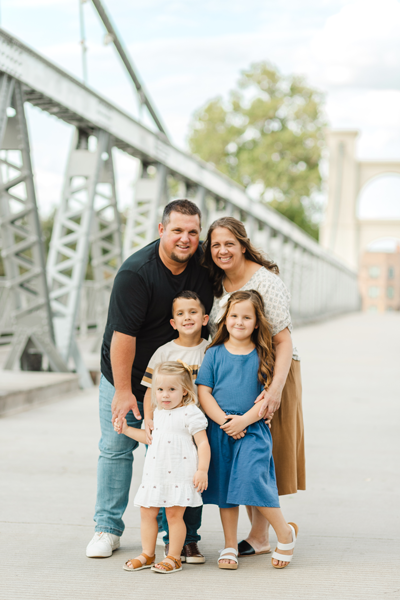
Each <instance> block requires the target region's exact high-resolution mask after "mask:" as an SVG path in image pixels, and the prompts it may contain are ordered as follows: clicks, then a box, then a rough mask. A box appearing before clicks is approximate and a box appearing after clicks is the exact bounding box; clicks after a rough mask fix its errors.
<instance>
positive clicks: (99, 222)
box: [47, 129, 122, 387]
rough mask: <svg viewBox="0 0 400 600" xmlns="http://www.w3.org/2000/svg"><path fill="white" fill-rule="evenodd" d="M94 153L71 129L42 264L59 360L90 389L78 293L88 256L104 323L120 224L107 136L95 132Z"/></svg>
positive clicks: (81, 135)
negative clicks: (81, 346)
mask: <svg viewBox="0 0 400 600" xmlns="http://www.w3.org/2000/svg"><path fill="white" fill-rule="evenodd" d="M96 138H97V144H96V149H95V151H91V150H90V149H89V135H88V133H87V132H85V131H82V130H78V129H77V130H76V131H75V133H74V137H73V142H72V147H71V151H70V154H69V159H68V164H67V169H66V173H65V182H64V189H63V194H62V200H61V204H60V207H59V209H58V211H57V214H56V217H55V221H54V228H53V233H52V238H51V243H50V252H49V258H48V264H47V273H48V282H49V289H50V300H51V305H52V308H53V312H54V328H55V336H56V341H57V347H58V348H59V350H60V352H61V354H62V356H63V358H64V360H65V361H67V362H69V361H70V360H71V359H72V360H73V362H74V363H75V368H76V371H77V372H78V373H79V376H80V382H81V385H82V386H83V387H89V386H91V385H92V381H91V378H90V375H89V373H88V371H87V369H86V367H85V364H84V361H83V359H82V356H81V354H80V351H79V349H78V345H77V343H76V339H75V328H76V321H77V315H78V310H79V301H80V293H81V289H82V285H83V281H84V280H85V276H86V271H87V267H88V263H89V252H90V251H91V254H92V263H91V265H92V268H93V276H94V282H95V284H94V285H95V287H96V289H97V291H99V292H101V293H100V298H101V301H100V305H99V306H97V307H96V308H95V310H98V311H99V320H98V323H99V325H100V324H101V323H103V324H104V322H105V314H106V310H107V301H108V296H109V293H110V290H111V286H112V282H113V279H114V276H115V274H116V272H117V270H118V268H119V267H120V265H121V259H122V245H121V226H120V221H119V214H118V210H117V199H116V191H115V179H114V169H113V163H112V140H111V136H110V135H109V134H108V133H106V132H104V131H101V130H99V131H97V132H96Z"/></svg>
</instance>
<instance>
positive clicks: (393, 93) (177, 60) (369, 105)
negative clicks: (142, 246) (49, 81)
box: [0, 0, 400, 218]
mask: <svg viewBox="0 0 400 600" xmlns="http://www.w3.org/2000/svg"><path fill="white" fill-rule="evenodd" d="M104 3H105V5H106V8H107V9H108V12H109V13H110V15H111V17H112V20H113V22H114V24H115V26H116V28H117V30H118V31H119V33H120V34H121V36H122V39H123V40H124V43H125V45H126V47H127V48H128V51H129V54H130V56H131V57H132V59H133V62H134V65H135V67H136V68H137V71H138V73H139V75H140V77H141V79H142V80H143V81H144V83H145V86H146V88H147V90H148V92H149V93H150V96H151V98H152V100H153V102H154V104H155V106H156V107H157V110H158V112H159V114H160V115H161V117H162V120H163V122H164V123H165V125H166V128H167V131H168V132H169V134H170V137H171V139H172V140H173V142H174V143H175V144H176V145H178V146H179V147H181V148H183V149H187V132H188V125H189V122H190V119H191V117H192V115H193V113H194V111H195V110H196V109H198V108H199V107H200V106H202V105H203V104H205V103H206V102H207V101H208V100H210V99H211V98H215V97H217V96H222V97H226V96H227V94H228V92H229V90H230V89H232V88H233V87H234V86H235V83H236V81H237V79H238V77H239V74H240V71H241V70H242V69H245V68H247V67H248V66H249V65H250V64H251V63H252V62H256V61H261V60H268V61H270V62H271V63H273V64H274V65H275V66H276V67H278V68H279V70H280V71H281V72H282V73H284V74H291V73H296V74H301V75H304V76H305V77H306V80H307V82H308V83H309V84H310V85H312V86H314V87H316V88H317V89H318V90H320V91H322V92H323V93H324V95H325V110H326V116H327V120H328V123H329V125H330V127H331V128H333V129H352V130H358V131H359V132H360V135H359V138H358V157H359V158H360V159H367V160H371V159H372V160H373V159H378V160H400V35H399V31H400V1H399V0H379V2H377V1H376V0H302V2H299V1H298V0H246V1H245V0H240V1H239V0H212V1H211V0H202V1H201V2H200V1H199V0H181V1H179V0H176V1H174V0H146V2H143V0H140V1H139V0H113V1H112V2H111V0H105V2H104ZM83 12H84V21H85V28H86V37H87V46H88V52H87V64H88V83H89V85H90V86H91V87H93V88H94V89H95V90H97V91H98V92H100V93H101V94H103V95H104V96H106V97H108V98H109V99H111V100H113V101H114V102H115V103H116V104H117V105H119V106H121V107H122V108H124V109H125V110H127V111H128V112H131V113H132V114H133V115H137V114H138V113H137V101H136V97H135V94H134V92H133V89H132V85H131V83H130V81H129V79H128V77H127V75H126V74H125V72H124V70H123V68H122V66H121V64H120V61H119V59H118V57H117V55H116V52H115V50H114V48H113V47H112V45H104V43H103V38H104V29H103V26H102V24H101V22H100V20H99V18H98V16H97V13H96V11H95V9H94V7H93V6H92V4H91V2H90V0H89V1H88V2H86V3H84V4H83ZM0 21H1V27H3V28H4V29H5V30H7V31H9V32H10V33H12V34H14V35H15V36H16V37H18V38H20V39H21V40H22V41H23V42H24V43H26V44H28V45H30V46H31V47H33V48H34V49H35V50H36V51H38V52H40V53H42V54H44V55H45V56H46V57H48V58H49V59H50V60H52V61H54V62H56V63H57V64H58V65H60V66H61V67H63V68H65V69H66V70H68V71H69V72H70V73H72V74H73V75H75V76H76V77H79V78H82V61H81V46H80V44H79V40H80V30H79V0H0ZM27 116H28V120H29V128H30V134H31V144H32V147H33V154H34V169H35V174H36V186H37V195H38V202H39V206H40V209H41V211H42V213H43V214H46V213H48V212H49V210H50V209H51V207H52V206H55V205H56V204H57V202H58V198H59V197H60V193H61V186H62V179H63V171H64V167H65V164H66V157H67V153H68V147H69V141H70V137H71V133H72V132H71V128H70V127H69V126H67V125H65V124H63V123H60V122H59V121H57V120H56V119H55V118H54V117H49V116H47V115H45V114H43V113H41V112H40V111H39V110H38V109H34V108H32V107H28V108H27ZM115 162H116V171H117V177H118V193H119V199H120V205H121V207H122V208H124V207H126V206H127V205H128V204H129V202H130V201H131V198H132V185H133V180H134V175H135V165H134V164H133V161H132V160H131V159H129V158H128V157H126V156H124V155H122V154H119V153H117V154H116V156H115ZM377 184H378V188H376V186H377ZM382 185H383V186H384V188H383V187H382ZM374 186H375V187H374ZM379 186H381V187H379ZM371 190H372V191H371ZM364 196H365V198H364ZM377 197H378V198H380V201H379V202H377V201H376V198H377ZM359 210H360V216H363V217H366V218H368V217H369V218H371V217H374V216H378V215H380V216H382V217H397V218H400V178H391V180H390V181H389V180H387V181H386V182H383V183H382V182H373V183H372V184H371V186H370V189H369V190H368V189H366V190H365V193H364V194H363V199H362V202H361V204H360V209H359Z"/></svg>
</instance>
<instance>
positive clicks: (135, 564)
mask: <svg viewBox="0 0 400 600" xmlns="http://www.w3.org/2000/svg"><path fill="white" fill-rule="evenodd" d="M139 556H144V558H145V559H146V562H145V563H144V564H143V563H142V562H141V561H140V560H139V559H138V558H131V559H130V560H127V561H126V563H125V564H124V566H123V567H122V568H123V569H124V571H141V570H142V569H150V568H151V567H152V566H153V565H154V559H155V557H156V555H154V556H147V554H145V553H144V552H142V553H141V554H139ZM128 562H130V563H131V565H132V566H131V567H128Z"/></svg>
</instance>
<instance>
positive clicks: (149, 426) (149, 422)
mask: <svg viewBox="0 0 400 600" xmlns="http://www.w3.org/2000/svg"><path fill="white" fill-rule="evenodd" d="M153 429H154V421H153V419H146V420H145V422H144V430H145V432H146V444H147V445H148V446H151V444H152V441H153V436H152V435H151V432H152V431H153Z"/></svg>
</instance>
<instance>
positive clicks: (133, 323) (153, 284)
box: [101, 240, 213, 401]
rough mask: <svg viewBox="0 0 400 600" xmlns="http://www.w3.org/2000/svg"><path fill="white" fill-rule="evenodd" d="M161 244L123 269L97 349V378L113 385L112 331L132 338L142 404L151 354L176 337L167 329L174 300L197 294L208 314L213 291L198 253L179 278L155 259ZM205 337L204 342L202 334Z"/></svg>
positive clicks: (135, 390) (141, 253)
mask: <svg viewBox="0 0 400 600" xmlns="http://www.w3.org/2000/svg"><path fill="white" fill-rule="evenodd" d="M159 246H160V240H157V241H155V242H152V243H151V244H149V245H148V246H145V247H144V248H142V249H141V250H139V251H138V252H135V254H132V256H130V257H129V258H127V259H126V261H125V262H124V263H123V265H122V266H121V268H120V269H119V271H118V273H117V276H116V277H115V281H114V286H113V289H112V292H111V298H110V306H109V309H108V318H107V325H106V329H105V332H104V337H103V345H102V348H101V372H102V373H103V375H104V376H105V377H106V379H107V380H108V381H109V382H110V383H112V384H113V385H114V381H113V375H112V370H111V362H110V345H111V338H112V335H113V332H114V331H119V332H120V333H125V334H127V335H131V336H133V337H136V356H135V360H134V362H133V367H132V392H133V393H134V394H135V396H136V398H137V400H139V401H142V400H143V396H144V394H145V391H146V388H145V387H144V386H142V385H140V382H141V381H142V377H143V373H144V372H145V369H146V367H147V365H148V362H149V360H150V358H151V357H152V355H153V354H154V352H155V351H156V350H157V348H159V347H160V346H162V345H163V344H166V343H167V342H170V341H171V340H173V339H175V338H176V337H178V333H177V331H175V330H174V329H172V327H171V325H170V322H169V321H170V319H171V316H172V315H171V307H172V300H173V298H174V297H175V296H176V294H178V292H182V291H183V290H191V291H192V292H196V293H197V294H198V295H199V296H200V298H201V301H202V302H203V304H204V306H205V308H206V313H207V314H209V313H210V310H211V307H212V303H213V293H212V285H211V282H210V280H209V275H208V271H207V269H205V268H204V267H202V266H200V264H199V261H200V257H201V253H202V250H201V248H200V246H199V248H198V249H197V251H196V253H195V254H194V255H193V256H192V258H191V259H190V260H189V262H188V263H187V266H186V269H185V270H184V271H183V272H182V273H180V275H173V274H172V273H171V271H170V270H169V269H168V268H167V267H166V266H165V265H164V263H163V262H162V260H161V259H160V255H159ZM203 337H204V338H207V337H208V332H207V330H206V328H204V330H203Z"/></svg>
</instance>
